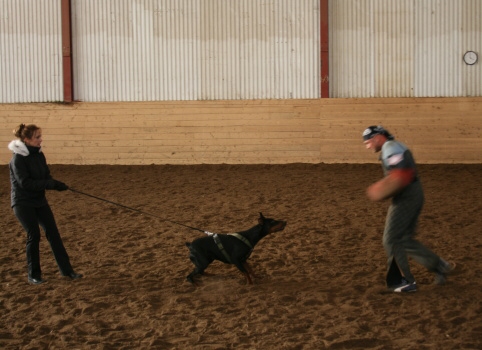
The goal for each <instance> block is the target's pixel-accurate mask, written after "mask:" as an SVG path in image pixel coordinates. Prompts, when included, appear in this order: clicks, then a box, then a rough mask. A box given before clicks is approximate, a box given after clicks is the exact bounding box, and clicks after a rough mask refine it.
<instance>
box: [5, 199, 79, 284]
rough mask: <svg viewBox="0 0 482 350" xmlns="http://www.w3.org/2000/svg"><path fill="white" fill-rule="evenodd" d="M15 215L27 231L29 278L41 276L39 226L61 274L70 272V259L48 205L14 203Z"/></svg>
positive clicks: (64, 274)
mask: <svg viewBox="0 0 482 350" xmlns="http://www.w3.org/2000/svg"><path fill="white" fill-rule="evenodd" d="M13 211H14V213H15V216H16V217H17V219H18V220H19V221H20V223H21V224H22V226H23V228H24V229H25V231H26V232H27V265H28V276H29V277H31V278H36V279H40V278H41V277H42V270H41V269H40V249H39V246H40V227H42V229H43V230H44V232H45V236H46V237H47V240H48V242H49V243H50V247H51V249H52V252H53V254H54V257H55V261H56V262H57V265H58V266H59V270H60V273H61V274H62V275H63V276H66V275H68V274H70V273H71V272H72V271H73V270H72V266H71V265H70V259H69V256H68V254H67V251H66V250H65V247H64V244H63V242H62V238H61V237H60V233H59V230H58V228H57V224H56V223H55V218H54V214H53V213H52V210H51V209H50V206H49V205H48V204H47V205H44V206H42V207H38V208H35V207H28V206H23V205H16V206H14V207H13ZM39 226H40V227H39Z"/></svg>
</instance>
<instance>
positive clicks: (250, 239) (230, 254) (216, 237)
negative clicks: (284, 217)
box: [186, 213, 286, 284]
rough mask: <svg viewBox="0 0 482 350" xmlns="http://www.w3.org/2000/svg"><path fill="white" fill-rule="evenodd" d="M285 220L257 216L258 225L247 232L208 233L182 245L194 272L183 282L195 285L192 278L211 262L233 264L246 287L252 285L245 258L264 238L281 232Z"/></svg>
mask: <svg viewBox="0 0 482 350" xmlns="http://www.w3.org/2000/svg"><path fill="white" fill-rule="evenodd" d="M285 226H286V221H281V220H274V219H269V218H265V217H264V216H263V214H262V213H259V219H258V225H256V226H254V227H252V228H250V229H249V230H246V231H242V232H238V233H230V234H210V235H209V236H206V237H201V238H197V239H195V240H194V241H192V243H186V246H187V247H188V248H189V252H190V254H189V259H191V261H192V263H193V264H194V266H195V269H194V270H193V271H192V272H191V273H190V274H189V275H188V276H187V280H188V281H189V282H191V283H193V284H196V282H195V280H194V277H195V276H196V275H203V274H204V270H205V269H206V268H207V267H208V266H209V264H211V263H212V262H213V261H214V260H219V261H222V262H224V263H226V264H234V265H236V267H237V268H238V269H239V270H240V271H241V272H242V273H243V274H244V275H245V276H246V280H247V282H248V284H253V280H252V278H253V277H254V274H253V271H252V269H251V267H250V266H249V265H248V263H247V261H246V260H247V259H248V258H249V256H250V255H251V253H252V251H253V249H254V246H255V245H256V244H257V243H258V242H259V241H260V240H261V239H262V238H263V237H265V236H266V235H269V234H270V233H274V232H278V231H282V230H284V228H285Z"/></svg>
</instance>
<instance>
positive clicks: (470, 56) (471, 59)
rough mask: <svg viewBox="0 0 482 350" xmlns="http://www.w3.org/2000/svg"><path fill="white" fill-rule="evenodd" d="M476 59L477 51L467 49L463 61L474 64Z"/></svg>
mask: <svg viewBox="0 0 482 350" xmlns="http://www.w3.org/2000/svg"><path fill="white" fill-rule="evenodd" d="M477 60H478V57H477V53H476V52H474V51H467V52H466V53H465V54H464V62H465V63H467V64H468V65H473V64H475V63H476V62H477Z"/></svg>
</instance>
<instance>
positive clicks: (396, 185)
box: [367, 169, 415, 201]
mask: <svg viewBox="0 0 482 350" xmlns="http://www.w3.org/2000/svg"><path fill="white" fill-rule="evenodd" d="M414 176H415V171H414V170H413V169H394V170H392V171H390V172H389V173H388V175H387V176H385V177H384V178H383V179H381V180H380V181H377V182H375V183H374V184H373V185H371V186H369V187H368V188H367V197H368V198H369V199H370V200H372V201H381V200H384V199H387V198H390V197H393V196H394V195H396V194H397V193H398V192H400V191H401V190H402V189H403V188H404V187H405V186H407V185H408V184H410V183H411V182H412V181H413V179H414Z"/></svg>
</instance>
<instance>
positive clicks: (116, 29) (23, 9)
mask: <svg viewBox="0 0 482 350" xmlns="http://www.w3.org/2000/svg"><path fill="white" fill-rule="evenodd" d="M319 11H320V9H319V0H297V1H294V0H115V1H114V0H72V15H73V18H72V25H73V38H72V47H73V56H72V59H73V68H74V75H73V79H74V99H77V100H84V101H157V100H159V101H163V100H206V99H212V100H219V99H270V98H274V99H291V98H319V97H320V53H319V51H320V43H319V38H320V35H319V34H320V33H319V31H320V25H319V18H320V14H319ZM329 17H330V65H329V66H330V76H329V80H330V83H329V84H330V96H331V97H440V96H443V97H455V96H462V97H463V96H482V20H481V19H482V0H423V1H419V0H331V1H330V13H329ZM61 30H62V28H61V1H60V0H35V1H34V0H0V103H9V102H12V103H13V102H49V101H62V100H63V76H62V74H63V73H62V72H63V69H62V32H61ZM468 50H473V51H476V52H478V54H479V56H481V57H479V62H478V63H477V64H475V65H473V66H468V65H466V64H464V63H463V61H462V56H463V54H464V53H465V52H466V51H468Z"/></svg>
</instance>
